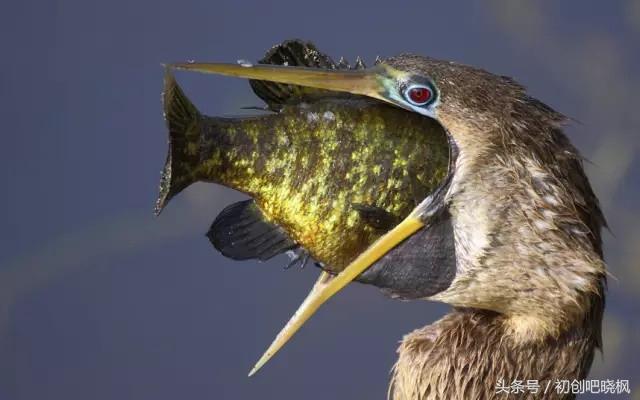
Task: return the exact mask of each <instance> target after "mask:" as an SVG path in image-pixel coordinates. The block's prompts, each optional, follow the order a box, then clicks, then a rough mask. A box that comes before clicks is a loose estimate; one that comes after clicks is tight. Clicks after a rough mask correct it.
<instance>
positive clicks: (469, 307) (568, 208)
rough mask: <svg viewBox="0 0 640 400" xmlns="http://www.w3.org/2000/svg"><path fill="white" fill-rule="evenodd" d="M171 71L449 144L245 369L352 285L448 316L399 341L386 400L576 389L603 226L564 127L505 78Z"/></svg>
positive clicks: (419, 70) (435, 68)
mask: <svg viewBox="0 0 640 400" xmlns="http://www.w3.org/2000/svg"><path fill="white" fill-rule="evenodd" d="M173 67H174V68H177V69H184V70H191V71H200V72H205V73H215V74H223V75H230V76H236V77H243V78H250V79H254V80H262V81H273V82H280V83H285V84H290V85H301V86H306V87H312V88H317V89H324V90H328V91H334V92H347V93H350V94H352V95H358V96H366V97H369V98H373V99H376V100H378V101H381V102H384V103H388V104H392V105H394V106H397V107H400V108H403V109H405V110H408V111H410V112H413V113H417V114H419V115H422V116H423V117H424V118H429V119H433V120H435V121H437V122H438V123H439V124H440V125H441V126H442V128H443V129H444V130H445V131H446V134H447V136H448V139H449V147H450V154H451V160H450V167H449V171H448V174H447V176H446V178H445V179H444V180H443V182H442V184H441V185H440V186H439V187H438V188H437V189H435V190H434V191H433V192H432V193H431V194H430V195H428V196H427V197H426V198H425V199H424V200H423V201H422V202H421V203H420V204H419V205H418V206H417V207H416V208H415V209H414V210H413V211H412V212H411V213H410V215H409V216H408V217H406V218H405V219H404V220H403V221H402V222H400V223H399V224H397V225H396V226H395V227H394V228H393V229H391V230H390V231H389V232H387V233H386V234H385V235H384V236H382V237H381V238H380V239H378V240H377V241H376V242H375V243H374V244H373V245H371V246H370V247H369V248H368V249H367V250H366V251H364V252H363V253H361V254H360V255H359V256H358V257H357V258H356V259H355V260H353V261H352V262H351V263H350V264H349V265H348V266H347V267H346V268H345V269H344V270H342V271H341V272H340V273H338V274H336V275H331V274H329V273H327V272H323V275H322V277H321V279H320V280H319V281H318V283H317V284H316V286H315V287H314V289H313V290H312V292H311V293H310V295H309V297H308V298H307V299H306V300H305V302H304V303H303V305H302V306H301V309H300V310H299V311H298V312H297V313H296V314H295V315H294V316H293V317H292V319H291V321H290V322H289V323H288V324H287V326H286V327H285V329H284V330H283V332H281V333H280V335H278V337H277V338H276V340H275V341H274V343H273V345H272V347H271V348H270V349H269V350H268V351H267V353H265V355H264V356H263V358H262V359H261V360H260V361H259V362H258V364H257V365H256V368H255V369H257V368H259V367H260V366H261V365H262V364H264V362H266V361H267V360H268V359H269V358H270V357H271V356H272V355H273V354H275V352H276V351H277V350H278V349H279V348H280V347H281V346H282V345H283V344H284V343H285V342H286V341H287V340H288V339H289V337H291V335H293V333H294V332H295V331H296V330H297V329H298V328H299V327H300V326H301V325H302V324H303V323H304V322H305V321H306V320H307V319H308V318H309V317H310V316H311V315H312V314H313V313H314V312H315V311H316V310H317V308H318V307H319V306H320V305H321V304H322V303H324V302H325V301H326V300H327V299H328V298H329V297H331V296H332V295H333V294H335V293H336V292H338V291H339V290H340V289H342V288H343V287H344V286H345V285H347V284H348V283H349V282H351V281H352V280H354V279H355V280H358V281H360V282H364V283H368V284H373V285H375V286H378V287H380V288H382V289H384V290H385V291H386V292H389V293H391V294H392V295H394V296H398V297H402V298H408V299H429V300H436V301H441V302H445V303H448V304H451V305H452V306H454V309H453V311H452V312H451V313H450V314H448V315H446V316H445V317H444V318H442V319H441V320H439V321H437V322H435V323H433V324H431V325H428V326H426V327H424V328H421V329H418V330H416V331H414V332H411V333H409V334H408V335H406V336H405V337H404V339H403V340H402V343H401V345H400V347H399V349H398V353H399V358H398V361H397V363H396V365H395V366H394V368H393V376H392V380H391V386H390V393H391V395H392V397H393V398H394V399H445V398H446V399H449V398H450V399H463V398H467V399H493V398H504V395H503V394H497V393H496V389H495V387H496V382H498V380H500V379H502V380H504V381H506V382H512V381H514V380H538V381H539V383H540V392H539V393H538V394H536V395H534V394H532V393H529V394H528V395H529V396H531V397H535V398H549V399H551V398H554V399H555V398H571V397H573V395H571V394H560V393H557V392H556V391H555V390H553V384H552V385H551V389H550V390H548V391H547V392H546V393H543V392H544V391H545V387H547V388H548V386H547V384H548V383H549V382H552V381H555V380H556V379H569V380H572V379H582V378H585V376H586V375H587V373H588V370H589V368H590V365H591V362H592V359H593V356H594V351H595V349H596V348H599V347H600V343H601V338H600V336H601V334H600V329H601V320H602V313H603V308H604V284H605V264H604V262H603V259H602V246H601V237H600V231H601V228H602V227H603V226H604V224H605V220H604V217H603V215H602V213H601V211H600V208H599V205H598V201H597V199H596V197H595V196H594V193H593V191H592V189H591V187H590V185H589V182H588V180H587V178H586V176H585V173H584V171H583V167H582V161H581V157H580V155H579V154H578V151H577V150H576V149H575V148H574V147H573V146H572V145H571V143H570V142H569V140H568V139H567V137H566V136H565V135H564V133H563V132H562V126H563V124H564V122H565V117H563V116H562V115H561V114H559V113H558V112H556V111H554V110H553V109H551V108H550V107H548V106H546V105H545V104H543V103H542V102H540V101H538V100H536V99H534V98H532V97H530V96H529V95H527V93H526V91H525V89H524V88H523V87H522V86H521V85H519V84H518V83H516V82H515V81H513V80H512V79H510V78H507V77H504V76H498V75H494V74H491V73H488V72H486V71H483V70H481V69H478V68H473V67H470V66H465V65H460V64H457V63H453V62H447V61H440V60H435V59H432V58H427V57H421V56H417V55H412V54H403V55H400V56H397V57H391V58H387V59H384V60H382V61H381V62H380V63H378V64H376V66H374V67H371V68H367V69H362V70H348V71H343V70H326V69H324V70H322V69H313V68H301V67H287V66H273V65H247V66H242V65H235V64H213V63H187V64H175V65H173ZM255 369H254V371H252V372H255Z"/></svg>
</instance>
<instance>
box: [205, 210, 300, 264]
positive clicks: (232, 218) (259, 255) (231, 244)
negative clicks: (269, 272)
mask: <svg viewBox="0 0 640 400" xmlns="http://www.w3.org/2000/svg"><path fill="white" fill-rule="evenodd" d="M207 237H208V238H209V240H210V241H211V244H212V245H213V247H215V248H216V249H218V251H220V252H221V253H222V254H223V255H224V256H225V257H228V258H231V259H233V260H249V259H258V260H261V261H266V260H268V259H270V258H272V257H275V256H277V255H278V254H280V253H284V252H285V251H287V250H291V249H293V248H295V247H297V244H296V243H295V242H294V241H293V240H291V239H290V238H289V236H287V234H286V232H285V231H284V229H282V228H281V227H280V226H278V225H276V224H274V223H273V222H270V221H268V220H267V219H266V217H265V216H264V214H263V213H262V211H260V209H259V208H258V206H257V205H256V203H255V202H254V201H253V200H245V201H239V202H237V203H233V204H231V205H230V206H228V207H226V208H225V209H224V210H222V211H221V212H220V214H218V216H217V217H216V219H215V221H213V224H211V228H209V232H207Z"/></svg>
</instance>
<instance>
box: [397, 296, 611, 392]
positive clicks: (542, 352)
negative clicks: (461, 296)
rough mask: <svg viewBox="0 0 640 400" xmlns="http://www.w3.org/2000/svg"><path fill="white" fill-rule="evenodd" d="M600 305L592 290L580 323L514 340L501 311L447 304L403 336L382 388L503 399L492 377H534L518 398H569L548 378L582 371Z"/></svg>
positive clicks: (594, 342) (596, 335)
mask: <svg viewBox="0 0 640 400" xmlns="http://www.w3.org/2000/svg"><path fill="white" fill-rule="evenodd" d="M603 306H604V304H603V300H602V298H601V297H598V296H597V295H595V294H594V296H593V299H592V307H591V310H590V311H589V312H587V313H586V314H585V316H584V320H583V321H582V323H579V324H576V325H575V326H572V327H570V328H569V329H567V330H565V331H564V332H562V333H561V334H560V335H559V336H558V337H551V336H550V337H547V338H545V339H543V340H538V341H530V342H522V341H520V340H514V338H513V336H512V335H511V334H510V333H509V325H510V321H509V320H508V317H506V316H504V315H502V314H499V313H495V312H492V311H485V310H479V309H455V310H454V311H453V312H452V313H450V314H448V315H447V316H445V317H444V318H442V319H441V320H439V321H437V322H435V323H434V324H431V325H428V326H426V327H423V328H421V329H417V330H415V331H413V332H411V333H409V334H408V335H406V336H405V337H404V339H403V340H402V343H401V345H400V347H399V349H398V354H399V357H398V361H397V363H396V365H395V366H394V368H393V376H392V380H391V385H390V388H389V394H390V396H391V398H393V399H394V400H431V399H503V398H505V397H504V396H505V394H504V393H496V392H497V391H496V386H497V384H498V382H499V380H502V381H503V382H505V384H506V385H510V384H511V383H512V382H513V381H515V380H521V381H524V382H526V381H527V380H537V381H538V384H539V385H540V390H539V392H538V393H537V394H533V393H529V392H525V395H522V394H521V395H520V396H521V397H518V398H525V397H526V396H527V395H528V396H530V397H531V398H536V399H571V398H573V396H571V395H566V394H558V393H557V392H556V390H555V386H554V383H555V382H556V380H557V379H559V380H569V381H571V380H573V379H578V380H579V379H583V378H585V377H586V375H587V373H588V371H589V368H590V367H591V362H592V361H593V356H594V352H595V350H596V348H599V347H600V326H601V321H602V310H603ZM549 382H550V383H549ZM548 383H549V387H548V391H547V393H543V392H544V390H545V388H546V387H547V384H548ZM527 398H528V397H527Z"/></svg>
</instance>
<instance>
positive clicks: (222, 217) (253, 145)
mask: <svg viewBox="0 0 640 400" xmlns="http://www.w3.org/2000/svg"><path fill="white" fill-rule="evenodd" d="M258 63H259V64H277V65H288V66H304V67H311V68H325V69H332V70H333V69H360V68H364V64H363V63H362V61H361V60H360V59H358V62H357V63H356V64H355V65H354V66H353V67H352V66H350V65H349V64H348V63H347V62H345V61H344V60H343V59H341V61H340V62H339V63H335V62H334V61H333V60H332V59H331V58H330V57H329V56H327V55H325V54H324V53H321V52H319V51H318V50H317V48H316V47H315V46H314V45H313V44H312V43H309V42H302V41H299V40H293V41H286V42H284V43H281V44H279V45H276V46H274V47H273V48H272V49H270V50H269V51H268V52H267V54H266V55H265V57H264V58H263V59H261V60H260V61H259V62H258ZM250 85H251V87H252V89H253V91H254V92H255V94H256V95H257V96H258V97H259V98H260V99H262V100H263V101H264V102H265V103H266V107H265V110H266V113H262V114H259V115H253V116H243V117H211V116H206V115H203V114H202V113H201V112H200V111H199V110H198V109H197V107H196V106H195V105H194V104H193V103H192V102H191V101H190V100H189V99H188V97H187V96H186V95H185V93H184V91H183V90H182V88H181V87H180V86H179V85H178V83H177V81H176V78H175V76H174V74H173V72H172V71H170V70H167V71H166V73H165V80H164V91H163V105H164V117H165V121H166V124H167V127H168V130H169V139H168V144H169V149H168V154H167V159H166V163H165V166H164V169H163V172H162V175H161V183H160V193H159V197H158V200H157V203H156V213H160V211H161V210H162V209H163V208H164V207H165V206H166V205H167V204H168V202H169V201H170V200H171V199H172V198H173V197H174V196H175V195H177V194H178V193H180V192H181V191H182V190H184V189H185V188H187V187H188V186H189V185H191V184H193V183H195V182H210V183H215V184H219V185H222V186H225V187H228V188H231V189H235V190H237V191H239V192H242V193H244V194H246V195H247V196H248V197H249V199H248V200H244V201H241V202H238V203H234V204H232V205H230V206H228V207H226V208H225V209H224V210H223V211H222V212H221V213H220V214H219V215H218V216H217V217H216V218H215V220H214V221H213V223H212V224H211V226H210V229H209V231H208V233H207V236H208V237H209V240H210V241H211V243H212V244H213V246H214V247H215V248H216V249H217V250H219V251H220V252H221V253H222V254H223V255H225V256H226V257H229V258H231V259H235V260H246V259H258V260H262V261H265V260H268V259H271V258H272V257H275V256H276V255H278V254H281V253H285V252H290V251H296V250H301V251H303V252H305V254H307V255H309V256H310V257H312V258H313V259H314V260H316V261H317V262H318V263H320V264H321V266H322V268H323V269H324V270H325V271H328V272H330V273H334V274H336V273H339V272H340V271H342V270H343V269H344V268H345V267H346V266H347V265H349V263H350V262H351V261H353V260H354V259H355V257H357V256H358V255H359V254H360V253H362V252H363V251H364V250H365V249H367V247H369V246H370V245H371V244H372V243H374V242H375V241H376V240H377V239H378V238H380V237H381V236H382V235H384V234H385V233H386V232H387V231H389V230H390V229H392V228H393V227H394V226H396V225H397V224H398V223H399V222H400V221H402V220H403V219H404V218H405V217H406V216H407V215H409V213H410V212H411V211H412V210H413V209H414V208H415V207H416V206H417V205H418V204H419V203H420V202H421V201H422V200H424V199H425V198H426V197H427V196H428V195H429V194H430V193H432V192H433V191H434V190H435V189H436V188H437V187H438V185H439V184H440V183H441V182H442V180H443V179H444V178H445V176H446V174H447V171H448V168H449V159H450V154H449V151H450V150H449V144H448V140H447V135H446V133H445V132H444V130H443V129H442V127H441V126H440V125H439V124H438V123H437V122H435V121H433V120H431V119H429V118H425V117H423V116H420V115H418V114H416V113H412V112H409V111H406V110H403V109H400V108H397V107H394V106H392V105H388V104H384V103H382V102H380V101H377V100H375V99H370V98H366V97H364V96H357V95H351V94H344V93H337V92H331V91H327V90H321V89H313V88H308V87H302V86H295V85H287V84H280V83H274V82H266V81H258V80H250Z"/></svg>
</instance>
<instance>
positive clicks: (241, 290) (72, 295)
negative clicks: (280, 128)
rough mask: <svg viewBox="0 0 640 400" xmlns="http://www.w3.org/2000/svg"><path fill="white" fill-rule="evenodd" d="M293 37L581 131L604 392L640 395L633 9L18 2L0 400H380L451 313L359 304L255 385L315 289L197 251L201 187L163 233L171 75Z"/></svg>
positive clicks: (298, 276) (8, 79)
mask: <svg viewBox="0 0 640 400" xmlns="http://www.w3.org/2000/svg"><path fill="white" fill-rule="evenodd" d="M292 37H300V38H305V39H310V40H313V41H314V42H315V43H316V44H317V45H318V47H319V48H320V49H322V50H323V51H325V52H327V53H329V54H331V55H333V56H334V57H336V58H337V57H339V56H340V55H344V56H347V57H348V58H350V59H353V58H355V56H356V55H360V56H363V57H364V58H365V60H368V61H369V62H371V61H372V60H373V59H374V58H375V56H376V55H378V54H380V55H382V56H388V55H394V54H397V53H399V52H406V51H411V52H416V53H420V54H425V55H431V56H435V57H439V58H446V59H452V60H456V61H460V62H464V63H468V64H473V65H477V66H481V67H484V68H486V69H488V70H491V71H493V72H496V73H500V74H505V75H511V76H514V77H515V78H516V79H518V80H519V81H521V82H522V83H524V84H526V85H527V86H528V87H529V89H530V91H531V93H532V94H533V95H535V96H536V97H539V98H540V99H542V100H543V101H545V102H547V103H548V104H550V105H551V106H553V107H555V108H557V109H558V110H560V111H562V112H564V113H566V114H568V115H570V116H571V117H573V118H575V119H576V120H577V121H579V122H576V123H574V124H573V125H572V127H570V128H569V129H568V134H569V135H570V137H571V139H572V140H573V141H574V142H575V143H576V144H577V146H578V147H579V148H580V149H581V150H582V152H583V153H584V155H585V156H587V157H588V158H589V159H590V160H591V163H590V164H589V165H588V166H587V168H588V173H589V175H590V177H591V182H592V183H593V185H594V187H595V190H596V192H597V193H598V195H599V196H600V199H601V201H602V204H603V206H604V209H605V212H606V214H607V216H608V218H609V222H610V226H611V229H612V232H613V234H608V233H607V234H605V240H606V251H607V260H608V261H609V264H610V271H611V274H612V275H613V277H612V278H610V280H609V282H610V283H609V297H608V307H607V313H606V317H605V324H604V340H605V353H604V357H600V356H598V357H597V360H596V362H595V366H594V368H593V371H592V375H591V376H592V377H602V378H614V379H616V378H623V379H630V380H631V384H632V387H633V389H634V390H635V391H636V395H637V392H640V386H639V385H640V382H639V380H638V378H639V376H640V374H639V370H640V367H639V366H638V365H639V364H638V356H639V348H640V345H639V342H638V340H637V337H638V335H640V323H639V322H638V317H639V315H640V313H639V310H640V305H639V304H640V302H639V300H640V298H639V297H640V296H639V294H638V292H639V289H640V272H639V269H638V259H639V257H640V224H639V223H640V214H639V213H638V202H639V201H640V181H639V179H638V177H639V175H640V157H638V150H639V149H640V138H639V136H638V135H639V129H638V128H639V127H640V112H639V111H638V109H637V107H638V103H639V102H638V98H639V96H640V77H639V76H638V71H640V67H639V65H640V54H639V49H640V45H639V43H640V1H629V0H626V1H622V0H621V1H617V2H602V1H581V2H573V3H572V4H569V2H554V3H552V2H550V1H543V2H538V1H533V0H531V1H518V2H513V1H503V2H500V1H489V2H484V1H469V2H457V1H452V2H443V1H438V2H436V1H424V0H423V1H411V2H391V1H386V2H380V3H376V2H372V1H366V2H364V1H363V2H360V3H355V2H348V1H344V0H337V1H336V0H324V1H322V0H317V1H313V2H301V1H299V0H288V1H278V2H276V1H257V0H256V1H253V2H247V1H237V0H236V1H214V0H201V1H167V0H160V1H122V0H109V1H83V0H65V1H62V0H59V1H53V0H51V1H34V0H24V1H20V2H18V1H13V2H7V3H6V4H4V6H3V9H2V13H1V15H0V43H1V48H2V55H1V56H0V57H1V60H2V62H1V64H0V68H1V74H0V85H1V86H0V117H1V118H0V121H1V123H0V126H1V129H0V134H1V135H2V136H1V138H2V141H1V144H0V185H1V186H0V187H1V188H2V192H1V193H2V195H1V196H0V210H1V214H0V215H1V218H2V219H1V225H0V226H2V230H1V231H0V400H4V399H7V400H13V399H154V400H159V399H176V398H189V399H205V398H208V399H237V398H254V397H258V398H304V399H325V398H367V399H369V398H384V396H385V393H386V392H385V391H386V386H387V379H388V371H389V369H390V367H391V365H392V363H393V361H394V351H395V347H396V344H397V341H398V340H399V339H400V338H401V336H402V335H403V333H406V332H408V331H409V330H411V329H413V328H416V327H419V326H422V325H425V324H427V323H429V322H430V321H433V320H434V319H436V318H438V317H439V316H441V315H442V314H443V313H445V312H446V309H447V308H446V307H445V306H443V305H439V304H435V303H428V302H412V303H403V302H398V301H393V300H389V299H386V298H384V297H383V296H382V295H381V294H380V293H379V292H378V291H377V290H376V289H374V288H370V287H365V286H362V285H357V284H354V285H351V286H350V287H349V288H347V290H345V291H344V292H342V293H341V294H340V295H339V296H337V297H336V298H335V299H334V300H332V301H331V302H330V303H328V304H327V305H326V306H325V307H324V308H323V309H322V310H321V312H319V313H318V315H317V316H316V317H314V319H313V320H312V321H311V322H310V323H309V324H308V325H307V326H306V327H305V328H304V329H303V330H302V331H301V332H300V333H299V334H298V335H297V337H296V338H295V339H294V340H293V341H292V342H291V343H290V344H289V345H288V346H286V347H285V349H284V351H282V352H281V353H280V354H279V355H278V356H277V357H275V359H273V360H272V361H271V362H270V363H269V364H268V365H267V367H266V368H265V369H264V370H263V371H261V372H260V373H259V374H258V375H257V376H255V377H254V378H251V379H248V378H247V377H246V373H247V371H248V370H249V368H250V367H251V365H252V364H253V362H254V361H255V360H256V359H257V357H258V356H259V355H260V354H261V353H262V351H263V350H264V349H265V347H266V346H267V345H268V344H269V343H270V341H271V339H272V338H273V336H274V334H275V333H276V332H277V331H278V330H279V329H280V327H281V326H282V324H283V323H284V322H285V321H286V320H287V319H288V317H289V316H290V314H291V313H292V311H293V310H294V309H295V308H296V307H297V305H298V303H299V302H300V300H301V299H302V298H303V297H304V295H305V293H306V291H307V290H308V288H309V287H310V285H311V284H312V282H313V280H314V279H315V276H316V274H317V270H315V269H314V268H307V269H306V270H303V271H298V270H290V271H287V272H283V271H282V270H281V266H282V265H283V264H284V263H285V262H286V259H285V257H283V256H281V257H278V258H277V259H276V260H274V261H273V262H268V263H266V264H259V263H257V262H242V263H239V262H232V261H228V260H225V259H224V258H223V257H221V256H220V255H219V254H217V253H216V252H215V251H214V250H213V249H212V248H211V247H210V246H209V243H208V241H207V240H206V239H205V237H204V236H203V233H204V232H205V231H206V229H207V228H208V225H209V223H210V222H211V221H212V219H213V218H214V217H215V215H216V214H217V213H218V211H220V210H221V208H222V207H224V206H225V205H227V204H229V203H230V202H232V201H235V200H237V199H240V198H241V196H240V195H238V194H236V193H234V192H232V191H230V190H226V189H223V188H220V187H215V186H211V185H204V184H198V185H195V186H193V187H191V188H190V189H188V190H187V191H186V192H185V193H183V194H182V195H181V196H180V197H179V198H177V199H176V200H174V202H173V203H172V204H171V205H170V206H169V207H168V208H167V209H166V210H165V213H164V214H163V215H162V216H161V217H160V218H154V217H153V216H152V207H153V203H154V199H155V195H156V190H157V183H158V178H159V170H160V168H161V166H162V164H163V162H164V157H165V151H166V131H165V127H164V122H163V120H162V113H161V104H160V91H161V89H162V87H161V85H162V73H163V71H162V68H161V67H160V63H161V62H170V61H180V60H188V59H196V60H201V61H205V60H206V61H208V60H217V61H235V60H236V59H239V58H244V59H250V60H256V59H258V58H260V57H261V56H262V54H263V53H264V51H265V50H266V49H267V48H269V47H270V46H271V45H273V44H275V43H277V42H279V41H281V40H283V39H286V38H292ZM179 79H180V81H181V82H182V84H183V85H184V87H185V89H186V91H187V93H188V94H189V95H190V96H191V97H192V98H193V99H194V101H195V103H196V104H198V106H199V107H200V108H201V109H202V110H203V111H205V112H206V113H208V114H234V113H237V112H238V110H239V108H240V107H241V106H246V105H256V104H258V101H257V100H256V99H255V98H254V97H253V95H252V93H251V92H250V90H249V88H248V85H247V84H246V82H243V81H241V80H234V79H229V78H221V77H213V76H202V75H195V74H194V75H184V74H181V75H180V76H179ZM523 378H526V377H523ZM489 384H490V383H489Z"/></svg>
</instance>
